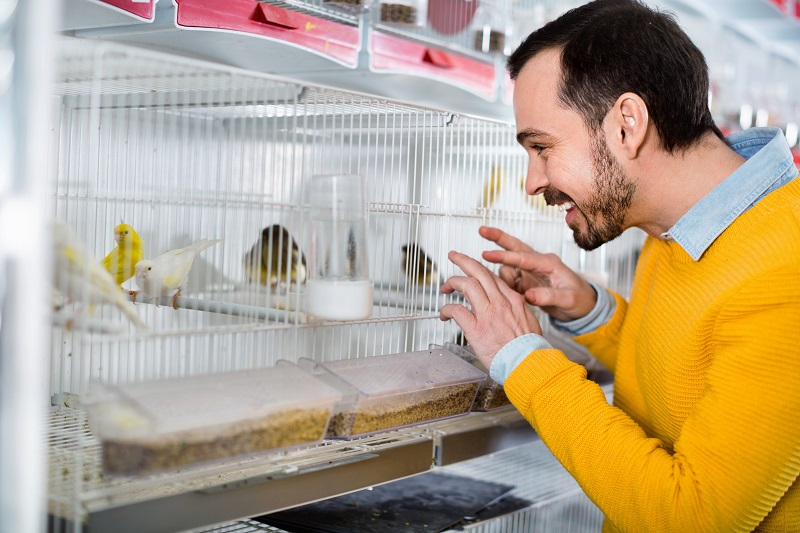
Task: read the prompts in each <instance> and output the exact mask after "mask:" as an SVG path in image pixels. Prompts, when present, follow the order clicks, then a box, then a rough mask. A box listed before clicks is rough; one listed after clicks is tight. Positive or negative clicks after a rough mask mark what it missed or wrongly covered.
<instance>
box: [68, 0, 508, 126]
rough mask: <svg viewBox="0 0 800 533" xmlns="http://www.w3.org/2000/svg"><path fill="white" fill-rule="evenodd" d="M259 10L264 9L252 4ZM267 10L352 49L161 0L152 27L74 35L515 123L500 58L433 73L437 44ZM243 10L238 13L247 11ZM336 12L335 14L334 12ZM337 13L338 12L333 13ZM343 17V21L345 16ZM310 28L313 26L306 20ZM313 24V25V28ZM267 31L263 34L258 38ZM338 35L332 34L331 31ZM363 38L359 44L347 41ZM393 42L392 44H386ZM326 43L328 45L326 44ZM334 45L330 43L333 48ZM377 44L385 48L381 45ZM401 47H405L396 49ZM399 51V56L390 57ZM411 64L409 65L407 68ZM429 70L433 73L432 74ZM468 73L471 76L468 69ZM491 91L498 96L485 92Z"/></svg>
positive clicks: (470, 60) (454, 55)
mask: <svg viewBox="0 0 800 533" xmlns="http://www.w3.org/2000/svg"><path fill="white" fill-rule="evenodd" d="M253 4H254V5H258V3H256V2H253ZM262 4H263V5H268V6H273V7H278V8H286V9H289V8H291V12H292V13H294V14H295V15H296V16H297V17H298V22H297V23H298V24H300V23H304V22H303V20H305V19H303V18H302V17H306V18H307V17H308V16H309V15H308V14H309V13H310V16H313V17H315V18H314V19H313V20H315V21H326V22H328V25H329V26H336V27H337V28H338V29H339V33H342V34H346V35H347V38H346V39H347V44H346V45H343V47H342V48H341V49H339V50H338V51H337V52H330V53H329V52H328V51H326V50H325V49H324V48H325V47H324V46H322V45H320V43H316V44H315V42H311V41H310V42H308V43H307V45H305V44H303V43H302V42H300V40H299V38H298V39H297V41H298V42H292V41H291V38H292V36H293V34H292V33H291V32H286V31H284V32H282V33H281V32H277V31H276V30H273V29H270V27H269V26H268V25H262V26H263V27H262V28H254V29H252V30H250V28H248V27H247V24H248V22H247V20H244V19H243V18H242V14H241V13H240V14H239V19H237V21H234V22H233V23H232V24H233V25H234V26H237V27H239V26H241V27H242V29H240V30H231V29H225V28H220V27H215V28H211V27H208V28H206V27H189V26H186V25H181V24H180V23H179V11H178V9H179V7H178V6H175V5H172V3H171V2H167V1H166V0H163V1H162V2H161V3H159V4H158V6H157V9H156V10H155V18H154V20H153V21H152V22H148V23H139V24H129V23H128V24H124V25H118V26H113V27H109V26H105V27H96V28H84V29H77V30H75V31H72V32H68V33H69V34H70V35H72V36H74V37H79V38H84V39H102V40H111V41H118V42H124V43H127V44H133V45H136V46H139V47H144V48H149V49H155V50H166V51H169V52H172V53H176V54H181V55H184V56H187V57H193V58H199V59H205V60H212V61H216V62H220V63H223V64H226V65H232V66H236V67H240V68H244V69H248V70H252V71H256V72H263V73H268V74H278V75H281V76H289V77H291V78H292V79H295V80H298V81H302V82H306V83H311V84H320V85H325V86H332V87H337V88H339V89H346V90H349V91H355V92H360V93H364V94H369V95H374V96H380V97H385V98H391V99H395V100H400V101H410V100H413V101H414V102H415V103H416V104H419V105H422V106H429V107H432V108H435V109H441V110H447V111H452V112H459V113H463V114H467V115H474V116H480V117H485V118H489V119H494V120H501V121H503V122H507V123H510V122H512V121H513V113H512V109H511V106H510V105H509V104H508V103H506V102H504V101H501V100H503V98H501V93H502V92H503V89H502V88H501V86H502V85H503V83H504V82H503V80H502V79H496V77H497V75H498V74H497V73H498V72H499V73H500V74H504V72H505V71H504V69H503V68H502V65H501V64H500V63H501V59H498V58H495V57H493V56H487V57H486V58H485V59H482V60H479V59H476V58H475V57H473V56H474V54H472V55H467V54H465V53H461V52H460V51H456V52H454V51H446V50H444V49H441V50H440V51H441V52H442V53H445V54H450V60H451V61H459V62H462V63H463V65H462V64H460V63H459V64H458V65H454V66H450V67H447V66H444V67H435V66H432V64H428V63H424V62H423V63H422V64H419V61H418V58H417V57H416V56H417V55H419V56H420V57H421V56H422V51H424V50H425V49H426V47H427V46H431V47H433V48H436V47H435V46H434V45H433V44H430V43H426V42H424V41H422V40H416V39H412V38H409V37H407V36H399V37H398V36H393V35H391V34H389V33H386V32H382V31H377V28H374V27H373V26H372V25H370V24H369V23H368V22H367V20H366V19H365V18H364V17H361V16H360V17H353V20H352V21H350V20H347V21H342V20H335V18H334V17H332V16H330V15H327V16H325V15H323V17H324V18H320V17H321V15H320V13H319V12H318V11H320V10H322V11H325V10H324V9H323V8H319V9H318V10H315V11H313V12H312V11H309V10H299V9H297V8H296V7H294V3H288V2H278V1H270V2H262ZM241 9H242V8H239V10H240V11H241ZM328 11H331V10H328ZM331 13H337V12H336V11H335V10H334V11H331ZM340 16H341V15H340ZM351 22H352V23H351ZM304 24H311V23H310V22H309V21H306V22H305V23H304ZM312 26H313V24H312ZM259 31H260V32H261V33H258V32H259ZM330 32H331V34H335V33H336V32H335V31H334V29H330ZM351 34H354V35H355V36H357V37H356V38H355V41H354V42H350V41H349V40H350V39H351V38H353V35H351ZM387 39H388V40H389V41H391V42H389V43H388V44H387ZM321 42H322V41H321ZM327 42H328V41H324V44H325V45H327ZM377 43H384V44H382V45H379V44H377ZM398 43H399V44H398ZM398 45H401V46H405V47H409V48H412V49H413V50H412V49H409V50H399V51H397V52H396V57H387V56H382V57H384V62H388V66H387V65H385V66H383V67H380V68H377V67H375V66H374V65H373V63H374V61H373V58H374V57H377V56H376V54H378V53H379V52H377V51H374V50H373V48H375V47H376V46H382V47H383V48H382V50H384V52H380V53H381V54H385V53H386V51H385V49H386V47H389V49H391V48H392V47H395V46H398ZM390 53H394V52H390ZM404 62H407V63H404ZM426 65H427V67H429V68H427V72H425V70H426ZM470 65H473V66H474V67H475V68H477V67H479V66H480V69H479V70H482V71H483V70H486V71H487V72H488V71H492V72H493V74H491V76H490V77H486V76H485V74H478V73H476V72H471V71H470V69H471V68H473V67H470ZM464 69H466V70H464ZM483 78H486V79H485V80H484V82H485V83H484V85H487V87H483V88H478V87H477V86H475V82H474V80H476V79H483ZM489 87H490V88H491V91H490V92H493V94H491V95H488V94H486V93H487V91H488V90H489V89H488V88H489Z"/></svg>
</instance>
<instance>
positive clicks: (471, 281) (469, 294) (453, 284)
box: [442, 276, 489, 309]
mask: <svg viewBox="0 0 800 533" xmlns="http://www.w3.org/2000/svg"><path fill="white" fill-rule="evenodd" d="M455 291H458V292H460V293H461V294H463V295H464V298H466V299H467V301H468V302H469V304H470V305H471V306H472V307H473V308H475V307H479V308H481V309H482V308H485V307H486V306H487V305H489V298H488V296H486V290H485V289H484V288H483V287H482V286H481V283H480V282H479V281H478V280H477V279H475V278H471V277H467V276H453V277H451V278H449V279H448V280H447V281H445V282H444V285H442V292H443V293H444V294H451V293H453V292H455Z"/></svg>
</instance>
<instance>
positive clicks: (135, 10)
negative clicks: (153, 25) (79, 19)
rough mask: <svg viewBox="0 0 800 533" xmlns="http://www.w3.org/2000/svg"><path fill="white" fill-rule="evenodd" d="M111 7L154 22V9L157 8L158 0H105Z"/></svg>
mask: <svg viewBox="0 0 800 533" xmlns="http://www.w3.org/2000/svg"><path fill="white" fill-rule="evenodd" d="M103 2H105V3H106V4H108V5H110V6H114V7H117V8H119V9H122V10H123V11H127V12H128V13H131V14H133V15H136V16H137V17H142V18H145V19H148V20H153V8H154V7H155V3H156V0H145V1H144V2H142V1H141V0H103Z"/></svg>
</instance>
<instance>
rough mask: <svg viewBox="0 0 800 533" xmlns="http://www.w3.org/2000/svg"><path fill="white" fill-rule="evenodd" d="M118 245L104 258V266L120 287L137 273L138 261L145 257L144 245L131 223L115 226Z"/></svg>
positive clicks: (115, 237)
mask: <svg viewBox="0 0 800 533" xmlns="http://www.w3.org/2000/svg"><path fill="white" fill-rule="evenodd" d="M114 240H115V241H116V243H117V245H116V246H115V247H114V249H113V250H111V251H110V252H109V254H108V255H107V256H105V258H104V259H103V266H104V267H105V269H106V270H108V272H109V273H110V274H111V276H112V277H113V278H114V279H115V280H116V282H117V285H119V286H120V287H121V286H122V284H123V283H125V282H126V281H128V280H129V279H131V278H132V277H133V275H134V274H135V273H136V263H138V262H139V261H141V260H142V259H144V247H143V246H142V240H141V239H140V238H139V234H138V233H136V230H135V229H133V226H131V225H130V224H120V225H118V226H117V227H116V228H114Z"/></svg>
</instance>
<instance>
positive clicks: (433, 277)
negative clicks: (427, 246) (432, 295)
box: [400, 243, 444, 285]
mask: <svg viewBox="0 0 800 533" xmlns="http://www.w3.org/2000/svg"><path fill="white" fill-rule="evenodd" d="M401 250H402V251H403V257H402V259H401V263H400V266H401V268H402V269H403V272H404V273H405V275H406V279H407V281H408V283H409V284H412V285H434V284H436V283H437V282H438V283H439V285H441V284H442V283H444V279H443V278H442V277H441V276H440V275H439V268H438V267H437V266H436V263H435V262H434V261H433V259H431V258H430V257H428V255H427V254H426V253H425V251H424V250H423V249H422V248H420V247H419V246H417V245H416V244H414V243H412V244H404V245H403V246H402V247H401Z"/></svg>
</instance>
